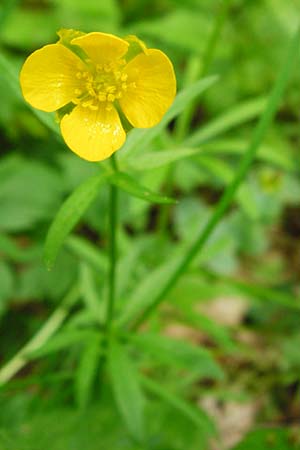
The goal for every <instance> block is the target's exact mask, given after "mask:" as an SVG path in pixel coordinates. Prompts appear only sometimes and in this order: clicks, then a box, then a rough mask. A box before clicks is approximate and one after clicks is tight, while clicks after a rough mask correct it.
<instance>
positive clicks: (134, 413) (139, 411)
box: [108, 341, 144, 441]
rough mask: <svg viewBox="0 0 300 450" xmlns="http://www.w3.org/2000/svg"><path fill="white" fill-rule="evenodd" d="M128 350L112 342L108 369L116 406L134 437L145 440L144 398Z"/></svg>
mask: <svg viewBox="0 0 300 450" xmlns="http://www.w3.org/2000/svg"><path fill="white" fill-rule="evenodd" d="M126 350H127V349H126V348H124V346H122V345H121V344H120V343H118V342H117V341H111V346H110V352H109V355H108V368H109V373H110V377H111V380H112V388H113V393H114V396H115V400H116V404H117V406H118V408H119V411H120V413H121V415H122V417H123V420H124V422H125V423H126V425H127V427H128V430H129V431H130V433H131V434H132V436H133V437H134V438H135V439H137V440H138V441H143V439H144V398H143V394H142V391H141V387H140V383H139V378H138V374H137V373H136V371H135V368H134V366H133V364H132V362H131V360H130V358H129V356H128V354H127V351H126Z"/></svg>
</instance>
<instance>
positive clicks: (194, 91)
mask: <svg viewBox="0 0 300 450" xmlns="http://www.w3.org/2000/svg"><path fill="white" fill-rule="evenodd" d="M217 80H218V77H217V76H215V75H214V76H210V77H206V78H203V79H202V80H199V81H197V82H196V83H195V84H193V85H192V86H189V87H187V88H186V89H184V90H182V91H181V92H179V93H178V95H177V96H176V98H175V100H174V103H173V105H172V106H171V108H170V109H169V110H168V112H167V113H166V114H165V115H164V117H163V118H162V120H161V121H160V122H159V124H158V125H156V126H155V127H153V128H149V129H137V128H136V129H134V130H132V131H131V132H130V133H129V135H128V137H127V140H126V143H125V145H124V146H123V148H122V152H120V155H119V160H120V161H123V159H127V157H132V155H133V154H134V152H133V150H139V149H140V147H141V146H142V147H145V146H146V145H148V144H149V143H150V142H151V141H152V140H153V139H154V138H155V137H156V136H158V135H159V134H160V133H161V132H162V130H163V129H164V128H165V127H166V126H167V125H168V123H169V122H171V120H173V119H174V118H175V117H176V116H178V115H179V114H180V113H181V112H182V111H183V110H184V108H186V106H187V105H188V104H189V103H190V102H191V101H193V100H194V99H195V98H197V97H198V96H199V95H200V94H202V93H203V92H205V91H206V90H207V89H208V88H209V87H211V86H212V85H213V84H215V83H216V81H217Z"/></svg>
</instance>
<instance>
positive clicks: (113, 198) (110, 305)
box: [105, 155, 118, 335]
mask: <svg viewBox="0 0 300 450" xmlns="http://www.w3.org/2000/svg"><path fill="white" fill-rule="evenodd" d="M110 160H111V164H112V167H113V170H114V171H117V170H118V166H117V161H116V159H115V156H114V155H112V157H111V159H110ZM117 222H118V189H117V187H116V186H114V185H113V184H112V185H111V186H110V202H109V227H110V230H109V236H110V239H109V277H108V299H107V309H106V320H105V328H106V333H107V335H109V334H110V330H111V324H112V320H113V315H114V304H115V291H116V261H117V243H116V241H117V239H116V232H117V230H116V227H117Z"/></svg>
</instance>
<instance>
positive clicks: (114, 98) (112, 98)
mask: <svg viewBox="0 0 300 450" xmlns="http://www.w3.org/2000/svg"><path fill="white" fill-rule="evenodd" d="M107 100H108V101H109V102H114V101H115V100H116V96H115V95H113V94H108V96H107Z"/></svg>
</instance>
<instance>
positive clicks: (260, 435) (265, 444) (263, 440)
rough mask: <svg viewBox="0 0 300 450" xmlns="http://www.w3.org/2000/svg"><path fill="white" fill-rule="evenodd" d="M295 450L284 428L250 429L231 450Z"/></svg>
mask: <svg viewBox="0 0 300 450" xmlns="http://www.w3.org/2000/svg"><path fill="white" fill-rule="evenodd" d="M268 448H269V449H272V450H296V449H299V446H297V447H295V446H294V444H292V440H291V436H289V432H288V430H287V429H286V428H274V427H270V428H262V429H259V430H254V431H251V432H250V433H248V434H247V436H246V437H245V438H244V439H243V440H242V442H241V443H239V444H238V445H236V446H234V447H233V449H232V450H253V449H255V450H267V449H268Z"/></svg>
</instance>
